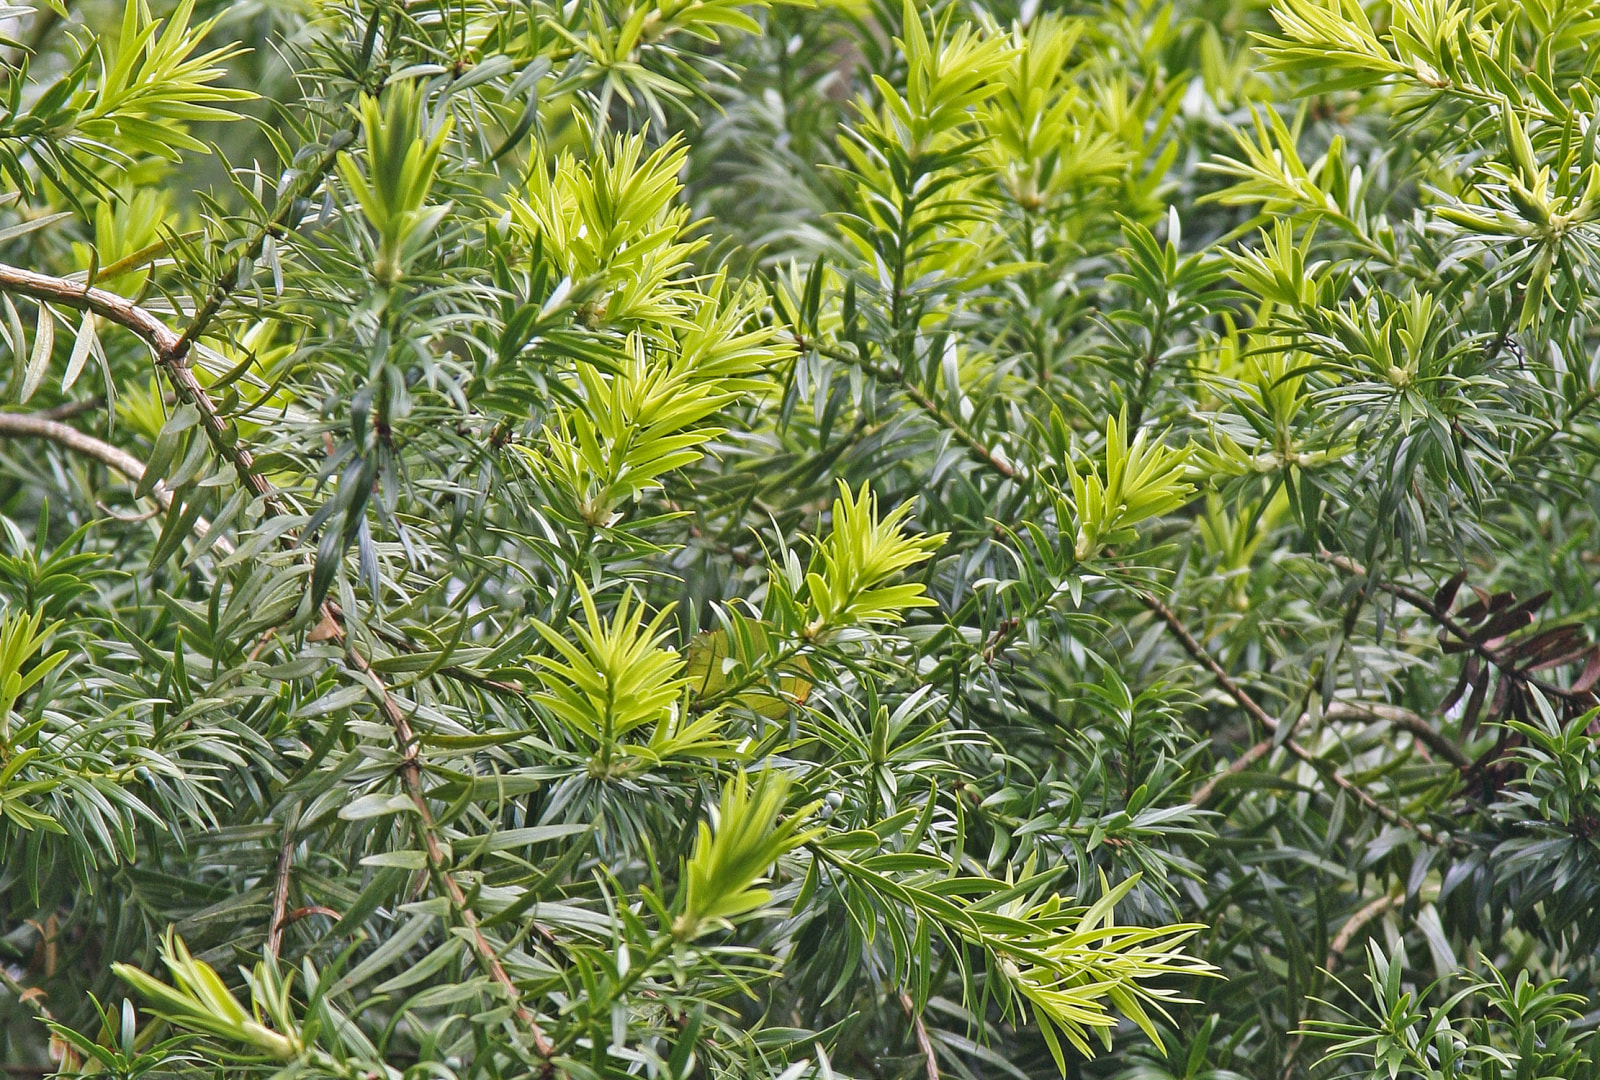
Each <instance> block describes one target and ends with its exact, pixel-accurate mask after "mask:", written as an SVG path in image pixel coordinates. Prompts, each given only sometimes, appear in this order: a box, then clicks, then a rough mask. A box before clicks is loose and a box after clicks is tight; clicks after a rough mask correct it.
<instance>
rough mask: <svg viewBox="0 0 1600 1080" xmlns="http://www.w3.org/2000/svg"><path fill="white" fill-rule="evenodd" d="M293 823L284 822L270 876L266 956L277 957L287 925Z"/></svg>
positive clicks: (273, 958) (292, 849) (293, 841)
mask: <svg viewBox="0 0 1600 1080" xmlns="http://www.w3.org/2000/svg"><path fill="white" fill-rule="evenodd" d="M294 832H295V830H294V823H293V822H292V821H287V822H284V826H283V843H282V845H280V846H279V848H278V868H277V871H276V872H275V873H274V874H273V876H272V920H271V921H270V922H269V923H267V958H268V959H270V960H274V961H275V960H277V959H278V950H279V948H280V947H281V946H282V944H283V928H284V927H285V926H286V925H288V922H289V919H288V910H289V871H290V870H291V869H292V867H293V863H294V843H295V840H294Z"/></svg>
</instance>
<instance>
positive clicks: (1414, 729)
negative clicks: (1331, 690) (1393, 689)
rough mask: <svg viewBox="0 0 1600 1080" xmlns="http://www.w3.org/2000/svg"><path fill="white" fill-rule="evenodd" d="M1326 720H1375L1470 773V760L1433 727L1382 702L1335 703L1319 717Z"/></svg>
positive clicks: (1402, 709) (1416, 716)
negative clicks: (1401, 732)
mask: <svg viewBox="0 0 1600 1080" xmlns="http://www.w3.org/2000/svg"><path fill="white" fill-rule="evenodd" d="M1322 715H1323V716H1324V717H1325V718H1326V719H1329V720H1377V721H1381V722H1383V723H1386V724H1388V725H1389V726H1390V727H1396V728H1399V729H1400V730H1401V731H1404V732H1406V733H1407V734H1409V735H1410V736H1411V737H1412V738H1414V739H1416V740H1417V741H1418V742H1420V743H1422V744H1424V745H1425V746H1427V748H1428V749H1429V750H1432V751H1433V752H1434V753H1435V754H1438V755H1439V756H1440V757H1442V758H1444V759H1445V760H1446V761H1448V762H1449V763H1450V764H1452V765H1454V766H1455V767H1456V768H1457V769H1462V770H1465V769H1470V768H1471V767H1472V759H1471V758H1470V757H1468V756H1467V754H1466V752H1465V751H1463V750H1462V749H1461V748H1460V747H1459V746H1457V745H1456V744H1455V743H1453V742H1451V741H1450V740H1449V739H1447V738H1445V736H1444V735H1443V734H1442V733H1441V732H1440V731H1439V730H1438V729H1437V728H1435V727H1434V726H1433V725H1432V724H1430V723H1428V722H1427V721H1426V720H1424V719H1423V718H1422V717H1420V716H1418V715H1417V714H1416V713H1414V712H1412V711H1411V710H1410V709H1405V708H1401V707H1400V706H1399V705H1388V704H1384V703H1381V702H1366V701H1335V702H1333V703H1332V704H1331V705H1329V706H1328V707H1327V709H1326V710H1324V711H1323V714H1322Z"/></svg>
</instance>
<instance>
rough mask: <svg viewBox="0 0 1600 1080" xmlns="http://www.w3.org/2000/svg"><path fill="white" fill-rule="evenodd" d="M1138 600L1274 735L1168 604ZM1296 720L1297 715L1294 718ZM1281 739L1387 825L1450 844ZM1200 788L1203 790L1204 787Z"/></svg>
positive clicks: (1268, 718) (1144, 596) (1267, 718)
mask: <svg viewBox="0 0 1600 1080" xmlns="http://www.w3.org/2000/svg"><path fill="white" fill-rule="evenodd" d="M1139 601H1140V602H1141V603H1142V604H1144V606H1145V607H1147V608H1149V609H1150V610H1151V611H1152V612H1154V613H1155V615H1156V617H1157V618H1159V619H1160V620H1161V621H1162V622H1163V623H1165V624H1166V627H1167V629H1168V631H1170V632H1171V634H1172V636H1173V637H1175V638H1177V639H1178V643H1179V644H1180V645H1182V646H1183V649H1184V651H1185V652H1187V653H1188V654H1189V655H1190V656H1191V657H1193V658H1194V659H1195V660H1196V661H1198V662H1199V663H1200V665H1201V666H1202V667H1204V668H1205V669H1206V670H1207V671H1209V672H1211V675H1212V677H1213V678H1215V679H1216V681H1217V685H1218V686H1220V687H1222V690H1223V692H1224V693H1225V694H1227V695H1228V696H1229V697H1231V698H1232V699H1233V700H1234V702H1235V703H1236V704H1237V705H1238V706H1239V707H1240V708H1241V709H1243V710H1244V711H1245V712H1247V713H1249V714H1250V716H1251V717H1253V718H1254V719H1255V720H1256V721H1257V722H1258V723H1260V724H1261V726H1262V727H1264V728H1266V729H1267V730H1268V731H1270V732H1273V733H1274V734H1275V735H1276V734H1277V733H1278V728H1279V723H1278V721H1277V719H1276V718H1274V717H1273V716H1272V715H1270V714H1269V713H1268V712H1267V711H1266V710H1265V709H1263V708H1262V707H1261V706H1260V704H1258V703H1257V702H1256V700H1255V699H1254V698H1253V697H1251V696H1250V695H1249V694H1248V693H1246V692H1245V690H1244V688H1243V687H1241V686H1240V685H1239V684H1238V683H1237V682H1235V681H1234V680H1233V678H1232V677H1231V676H1230V675H1229V674H1228V673H1227V671H1225V670H1224V669H1223V667H1222V665H1221V664H1219V663H1217V660H1216V658H1215V657H1213V656H1212V655H1211V653H1210V652H1209V651H1207V650H1206V648H1205V646H1203V645H1201V644H1200V642H1198V641H1197V640H1195V636H1194V635H1193V634H1191V633H1190V632H1189V628H1188V627H1187V626H1185V625H1184V624H1183V621H1182V620H1181V619H1179V618H1178V616H1177V615H1176V614H1175V613H1174V612H1173V610H1172V609H1171V608H1170V607H1168V606H1167V605H1166V604H1163V603H1162V602H1161V601H1160V600H1158V599H1157V598H1156V597H1154V596H1151V595H1150V594H1148V593H1141V594H1140V595H1139ZM1296 721H1297V722H1298V718H1296ZM1291 730H1292V729H1291ZM1272 741H1277V740H1271V741H1268V743H1267V745H1266V747H1265V749H1260V750H1259V752H1258V751H1257V747H1252V748H1251V751H1250V753H1253V754H1255V756H1254V757H1253V758H1252V759H1251V760H1252V761H1256V760H1260V758H1261V757H1262V756H1264V755H1265V754H1266V753H1268V752H1269V751H1270V750H1271V748H1272ZM1281 741H1282V745H1283V746H1284V748H1285V749H1287V750H1288V751H1289V753H1291V754H1293V755H1294V756H1295V757H1296V758H1298V759H1299V760H1300V761H1302V762H1304V763H1305V764H1307V765H1309V766H1311V768H1312V769H1314V770H1315V771H1316V772H1317V774H1318V775H1319V776H1321V777H1323V778H1324V779H1326V780H1327V781H1328V782H1329V783H1331V784H1333V785H1334V786H1335V787H1337V788H1339V789H1340V790H1341V791H1343V792H1345V793H1346V794H1347V795H1349V796H1350V797H1351V798H1353V799H1355V800H1356V801H1357V802H1359V803H1360V804H1361V805H1362V806H1364V807H1366V808H1367V809H1368V810H1370V811H1372V812H1373V813H1374V814H1377V815H1378V816H1379V817H1381V818H1382V819H1383V820H1385V821H1387V822H1388V823H1389V824H1391V825H1395V826H1398V827H1399V828H1402V829H1406V830H1409V831H1410V832H1413V833H1415V834H1416V835H1417V836H1418V837H1419V838H1421V839H1422V840H1423V841H1424V842H1426V843H1429V844H1437V845H1445V844H1450V843H1453V841H1448V840H1445V839H1444V838H1442V837H1440V836H1439V834H1438V833H1436V832H1434V831H1433V830H1432V829H1430V828H1429V827H1428V826H1426V825H1423V824H1422V823H1421V822H1416V821H1412V820H1411V819H1410V818H1408V817H1406V816H1405V815H1404V814H1402V813H1400V812H1399V811H1398V810H1394V809H1392V808H1390V807H1388V806H1385V805H1384V804H1383V803H1380V802H1379V801H1378V800H1377V799H1375V798H1373V797H1372V796H1371V795H1369V794H1367V792H1366V791H1365V790H1363V789H1362V788H1360V787H1359V786H1357V785H1356V784H1355V783H1353V782H1352V781H1351V780H1350V778H1349V777H1347V776H1344V775H1343V774H1341V773H1340V772H1339V770H1338V769H1337V768H1336V767H1334V766H1333V765H1332V764H1331V763H1329V762H1327V761H1324V760H1323V759H1322V758H1319V757H1317V756H1316V755H1315V754H1313V753H1311V751H1309V750H1307V749H1306V748H1305V747H1303V746H1301V745H1300V744H1299V743H1297V742H1295V741H1294V740H1293V739H1291V738H1288V737H1287V733H1284V734H1283V737H1282V739H1281ZM1201 790H1202V791H1205V789H1204V788H1202V789H1201ZM1197 794H1198V793H1197ZM1206 797H1207V798H1209V797H1210V792H1206Z"/></svg>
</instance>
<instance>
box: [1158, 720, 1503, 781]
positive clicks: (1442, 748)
mask: <svg viewBox="0 0 1600 1080" xmlns="http://www.w3.org/2000/svg"><path fill="white" fill-rule="evenodd" d="M1322 716H1323V719H1325V720H1334V721H1339V720H1367V721H1370V720H1376V721H1380V722H1383V723H1387V724H1389V725H1390V726H1391V727H1397V728H1399V729H1401V730H1402V731H1405V732H1407V733H1408V734H1410V735H1411V737H1412V738H1414V739H1416V740H1417V741H1419V742H1422V743H1424V744H1426V745H1427V746H1428V747H1429V748H1430V749H1432V750H1433V751H1434V752H1436V753H1437V754H1438V755H1439V756H1440V757H1442V758H1444V759H1445V760H1446V761H1448V762H1449V763H1450V764H1451V765H1454V766H1455V767H1456V768H1457V769H1460V770H1463V771H1464V770H1466V769H1469V768H1471V767H1472V759H1471V758H1469V757H1467V755H1466V754H1464V753H1462V751H1461V748H1460V747H1458V746H1456V745H1455V744H1454V743H1452V742H1451V741H1450V740H1449V739H1446V738H1445V737H1444V736H1443V735H1441V734H1440V733H1439V732H1438V731H1435V730H1434V729H1433V727H1432V726H1431V725H1430V724H1429V723H1428V722H1427V721H1426V720H1424V719H1423V718H1422V717H1420V716H1418V715H1417V714H1416V713H1414V712H1412V711H1411V710H1410V709H1402V708H1401V707H1400V706H1398V705H1386V704H1381V703H1377V702H1365V701H1335V702H1333V703H1332V704H1330V705H1329V706H1328V707H1327V709H1325V710H1324V711H1323V713H1322ZM1300 719H1301V722H1304V721H1305V719H1306V718H1305V717H1304V716H1301V718H1300ZM1276 744H1277V737H1276V736H1275V735H1274V736H1270V737H1268V738H1265V739H1262V740H1261V741H1260V742H1258V743H1256V744H1255V745H1254V746H1252V747H1250V749H1248V750H1246V751H1245V752H1244V753H1242V754H1240V755H1239V756H1238V757H1237V758H1235V759H1234V760H1233V762H1232V763H1231V764H1229V766H1228V767H1227V768H1226V769H1225V770H1223V771H1222V772H1220V773H1218V774H1217V775H1216V776H1213V777H1212V778H1211V779H1209V780H1207V781H1206V782H1205V783H1204V784H1202V785H1201V786H1200V787H1199V788H1197V789H1196V790H1195V793H1194V794H1193V795H1191V796H1189V802H1190V803H1191V804H1193V805H1195V806H1204V805H1206V803H1208V802H1210V801H1211V799H1212V797H1213V796H1214V795H1215V794H1216V793H1217V785H1218V784H1220V783H1221V782H1222V780H1223V779H1224V778H1225V777H1229V776H1234V775H1237V774H1238V773H1242V772H1244V771H1245V770H1246V769H1248V768H1250V767H1251V766H1252V765H1254V764H1255V763H1256V762H1258V761H1260V760H1261V759H1262V758H1264V757H1266V756H1267V755H1268V754H1270V753H1271V752H1272V748H1273V747H1274V746H1275V745H1276Z"/></svg>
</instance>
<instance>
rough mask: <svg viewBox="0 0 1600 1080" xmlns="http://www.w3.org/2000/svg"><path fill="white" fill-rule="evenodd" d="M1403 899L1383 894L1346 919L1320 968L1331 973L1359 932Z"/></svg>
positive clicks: (1401, 896)
mask: <svg viewBox="0 0 1600 1080" xmlns="http://www.w3.org/2000/svg"><path fill="white" fill-rule="evenodd" d="M1404 899H1405V896H1404V895H1400V896H1392V895H1387V894H1385V895H1383V896H1380V897H1378V898H1377V899H1376V900H1374V901H1372V903H1370V904H1367V905H1365V906H1363V907H1362V908H1361V909H1360V910H1358V911H1357V912H1356V913H1355V914H1354V915H1351V916H1350V917H1349V918H1348V919H1346V920H1345V923H1344V925H1343V926H1341V927H1340V928H1339V932H1338V933H1337V934H1335V935H1334V936H1333V940H1332V941H1330V942H1329V943H1328V958H1327V959H1326V960H1325V961H1323V964H1322V966H1323V967H1324V968H1326V969H1328V970H1329V971H1332V970H1333V969H1334V967H1335V966H1336V965H1337V964H1338V963H1339V958H1340V957H1342V956H1343V955H1344V951H1345V950H1346V949H1348V948H1349V947H1350V943H1351V942H1352V941H1354V940H1355V937H1356V935H1357V934H1359V933H1360V932H1361V928H1362V927H1364V926H1366V925H1367V924H1368V923H1369V922H1371V921H1372V920H1373V919H1376V918H1377V917H1378V916H1380V915H1382V914H1383V913H1384V912H1386V911H1388V910H1389V909H1390V908H1392V907H1394V906H1395V905H1396V904H1399V903H1400V902H1401V901H1402V900H1404Z"/></svg>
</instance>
